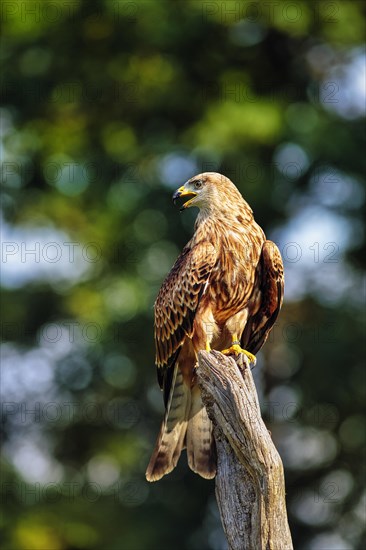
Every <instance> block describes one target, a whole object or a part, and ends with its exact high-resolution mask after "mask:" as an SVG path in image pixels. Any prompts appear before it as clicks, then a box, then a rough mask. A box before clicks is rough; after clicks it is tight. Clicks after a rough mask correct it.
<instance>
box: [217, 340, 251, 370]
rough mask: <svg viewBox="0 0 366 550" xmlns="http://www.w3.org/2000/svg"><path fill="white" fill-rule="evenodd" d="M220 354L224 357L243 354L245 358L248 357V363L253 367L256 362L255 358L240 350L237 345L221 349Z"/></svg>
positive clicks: (244, 350)
mask: <svg viewBox="0 0 366 550" xmlns="http://www.w3.org/2000/svg"><path fill="white" fill-rule="evenodd" d="M221 353H223V354H224V355H240V354H241V353H243V354H244V355H246V357H248V359H249V362H250V363H253V365H255V364H256V362H257V359H256V356H255V355H253V354H252V353H250V352H249V351H247V350H246V349H243V348H241V347H240V345H239V344H234V343H233V344H232V345H231V346H230V348H228V349H223V350H222V352H221Z"/></svg>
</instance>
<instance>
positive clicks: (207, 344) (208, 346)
mask: <svg viewBox="0 0 366 550" xmlns="http://www.w3.org/2000/svg"><path fill="white" fill-rule="evenodd" d="M206 351H211V346H210V342H209V341H207V342H206Z"/></svg>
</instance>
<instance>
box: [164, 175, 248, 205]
mask: <svg viewBox="0 0 366 550" xmlns="http://www.w3.org/2000/svg"><path fill="white" fill-rule="evenodd" d="M180 197H188V198H189V200H188V201H187V202H185V203H184V204H183V206H182V207H181V209H180V210H181V211H182V210H185V209H186V208H190V207H191V206H197V207H198V208H199V209H200V210H207V211H211V210H212V209H214V208H219V209H220V207H222V206H223V203H225V202H226V201H227V200H228V199H229V200H232V199H238V198H240V199H241V200H243V199H242V197H241V195H240V193H239V191H238V190H237V188H236V187H235V185H234V184H233V183H232V181H230V180H229V178H227V177H226V176H223V175H222V174H218V173H217V172H204V173H203V174H198V175H197V176H194V177H193V178H191V179H189V180H188V181H187V182H186V183H185V184H184V185H182V187H179V189H177V190H176V192H175V193H174V195H173V201H174V203H175V202H176V200H177V199H179V198H180Z"/></svg>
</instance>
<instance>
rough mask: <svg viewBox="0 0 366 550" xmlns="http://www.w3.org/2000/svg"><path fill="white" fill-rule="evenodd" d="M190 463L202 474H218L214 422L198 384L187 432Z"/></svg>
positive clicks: (197, 472) (190, 465) (205, 475)
mask: <svg viewBox="0 0 366 550" xmlns="http://www.w3.org/2000/svg"><path fill="white" fill-rule="evenodd" d="M186 445H187V456H188V465H189V467H190V468H191V470H193V472H196V474H199V475H200V476H202V477H204V478H206V479H212V478H213V477H215V475H216V446H215V440H214V437H213V433H212V422H211V420H210V419H209V417H208V415H207V411H206V408H205V407H204V405H203V403H202V399H201V392H200V390H199V388H198V386H194V388H193V389H192V394H191V410H190V414H189V420H188V427H187V434H186Z"/></svg>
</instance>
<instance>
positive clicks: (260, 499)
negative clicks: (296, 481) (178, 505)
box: [197, 351, 293, 550]
mask: <svg viewBox="0 0 366 550" xmlns="http://www.w3.org/2000/svg"><path fill="white" fill-rule="evenodd" d="M197 378H198V383H199V385H200V388H201V391H202V398H203V402H204V403H205V405H206V407H207V411H208V414H209V416H210V418H211V420H212V421H213V424H214V435H215V439H216V445H217V458H218V465H217V475H216V498H217V502H218V506H219V509H220V514H221V520H222V524H223V527H224V531H225V534H226V538H227V541H228V544H229V548H230V550H254V549H255V550H257V549H263V550H264V549H266V550H269V549H271V550H272V549H273V550H290V549H292V548H293V546H292V541H291V533H290V529H289V526H288V521H287V512H286V501H285V481H284V473H283V466H282V461H281V458H280V456H279V454H278V452H277V450H276V448H275V446H274V444H273V441H272V439H271V436H270V433H269V432H268V430H267V428H266V426H265V424H264V422H263V420H262V417H261V413H260V407H259V402H258V396H257V391H256V387H255V384H254V381H253V376H252V373H251V371H250V369H249V368H247V367H245V368H244V370H242V371H241V370H240V369H239V367H238V366H237V364H236V362H235V361H234V359H232V358H230V357H226V356H224V355H222V353H220V352H217V351H212V352H210V353H208V352H205V351H202V352H200V354H199V357H198V368H197Z"/></svg>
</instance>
